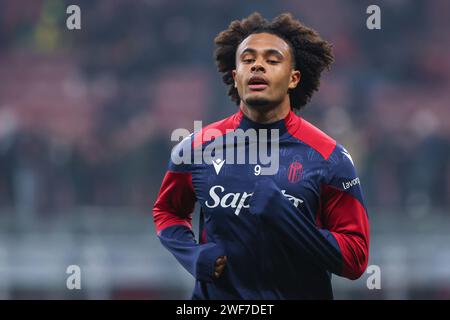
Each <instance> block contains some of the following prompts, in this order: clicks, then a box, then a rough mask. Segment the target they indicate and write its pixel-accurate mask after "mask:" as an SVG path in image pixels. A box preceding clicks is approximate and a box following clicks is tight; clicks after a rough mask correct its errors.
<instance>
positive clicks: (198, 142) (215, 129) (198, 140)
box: [192, 111, 243, 149]
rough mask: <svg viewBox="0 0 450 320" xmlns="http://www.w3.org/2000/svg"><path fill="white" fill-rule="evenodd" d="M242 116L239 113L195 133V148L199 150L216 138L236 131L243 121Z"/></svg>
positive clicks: (193, 141) (193, 142)
mask: <svg viewBox="0 0 450 320" xmlns="http://www.w3.org/2000/svg"><path fill="white" fill-rule="evenodd" d="M242 116H243V114H242V112H240V111H238V112H236V113H234V114H232V115H231V116H229V117H226V118H224V119H222V120H219V121H216V122H213V123H211V124H208V125H206V126H204V127H202V128H201V130H199V131H198V132H196V133H194V136H193V140H192V144H193V148H194V149H195V148H198V147H200V146H202V145H203V144H205V143H207V142H209V141H211V140H212V139H213V138H215V137H218V136H223V135H225V134H226V133H227V132H229V131H233V130H236V128H237V127H238V126H239V123H240V122H241V120H242Z"/></svg>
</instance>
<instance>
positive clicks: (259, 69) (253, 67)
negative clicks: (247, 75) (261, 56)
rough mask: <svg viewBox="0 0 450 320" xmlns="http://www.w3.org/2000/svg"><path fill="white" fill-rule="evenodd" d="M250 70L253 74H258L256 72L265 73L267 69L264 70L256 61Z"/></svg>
mask: <svg viewBox="0 0 450 320" xmlns="http://www.w3.org/2000/svg"><path fill="white" fill-rule="evenodd" d="M250 70H251V72H256V71H261V72H265V71H266V69H264V67H263V66H262V64H261V63H260V62H259V61H256V62H255V64H254V65H253V66H252V68H251V69H250Z"/></svg>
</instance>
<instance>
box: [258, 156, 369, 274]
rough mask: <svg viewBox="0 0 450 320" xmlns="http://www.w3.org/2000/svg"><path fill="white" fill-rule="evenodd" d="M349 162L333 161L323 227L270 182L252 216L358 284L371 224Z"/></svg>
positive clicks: (321, 217) (322, 201)
mask: <svg viewBox="0 0 450 320" xmlns="http://www.w3.org/2000/svg"><path fill="white" fill-rule="evenodd" d="M345 158H346V157H341V155H339V154H337V155H336V156H335V157H334V158H332V159H331V160H330V161H331V162H332V164H331V167H330V172H329V176H330V178H329V180H328V181H327V183H324V185H323V187H322V194H321V197H320V212H319V221H320V224H319V225H316V224H315V223H314V222H313V221H311V220H310V219H309V218H308V217H307V216H306V215H305V214H303V213H302V212H301V210H299V209H297V208H296V207H295V206H293V205H292V203H291V202H290V201H289V200H287V199H286V198H285V197H284V196H283V194H282V193H281V191H280V190H279V188H278V187H277V186H276V185H275V183H274V182H273V181H272V180H271V179H261V180H260V181H258V182H257V183H256V186H255V191H254V195H253V197H252V199H251V203H250V212H251V213H253V214H257V215H260V217H261V220H262V221H263V222H265V225H266V226H267V227H270V228H272V229H273V230H274V231H275V232H276V233H277V234H278V235H279V236H280V237H282V238H283V239H286V241H287V243H289V244H290V245H291V246H294V247H295V248H298V249H299V250H301V251H302V252H305V253H306V254H307V255H308V257H309V258H310V259H311V260H312V261H314V262H315V263H316V264H317V265H318V266H320V267H321V268H323V269H325V270H327V271H330V272H332V273H335V274H337V275H340V276H344V277H347V278H349V279H357V278H359V277H360V276H361V275H362V273H363V272H364V270H365V268H366V266H367V261H368V248H369V224H368V219H367V214H366V211H365V209H364V206H363V205H362V200H361V190H360V186H359V180H358V179H357V178H356V176H355V171H354V168H353V164H352V163H351V161H350V160H349V159H345ZM342 183H344V184H342ZM346 183H348V184H346ZM347 187H348V188H347ZM343 188H347V189H345V190H344V189H343ZM352 188H353V189H352ZM350 189H352V190H350ZM349 191H350V192H349ZM358 198H359V199H358Z"/></svg>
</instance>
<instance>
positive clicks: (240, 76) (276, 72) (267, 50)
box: [233, 33, 300, 107]
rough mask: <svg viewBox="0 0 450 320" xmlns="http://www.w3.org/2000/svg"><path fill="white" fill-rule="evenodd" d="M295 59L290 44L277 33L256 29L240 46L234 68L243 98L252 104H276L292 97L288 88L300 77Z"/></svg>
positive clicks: (235, 78)
mask: <svg viewBox="0 0 450 320" xmlns="http://www.w3.org/2000/svg"><path fill="white" fill-rule="evenodd" d="M292 59H293V57H292V54H291V50H290V47H289V45H288V44H287V43H286V42H285V41H284V40H283V39H281V38H279V37H277V36H276V35H273V34H269V33H256V34H251V35H250V36H248V37H247V38H245V39H244V40H243V41H242V42H241V44H240V45H239V47H238V48H237V50H236V70H233V78H234V81H235V87H236V88H237V90H238V93H239V97H240V98H241V100H242V101H243V102H244V103H245V104H246V105H247V106H249V107H258V106H260V107H262V106H269V107H273V106H277V105H279V104H281V102H283V100H284V99H289V96H288V89H293V88H295V87H296V86H297V84H298V82H299V80H300V72H299V71H295V70H293V68H292Z"/></svg>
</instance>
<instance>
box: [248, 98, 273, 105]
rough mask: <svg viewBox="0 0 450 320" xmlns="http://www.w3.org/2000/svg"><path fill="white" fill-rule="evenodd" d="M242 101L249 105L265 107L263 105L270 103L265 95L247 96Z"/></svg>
mask: <svg viewBox="0 0 450 320" xmlns="http://www.w3.org/2000/svg"><path fill="white" fill-rule="evenodd" d="M244 102H245V104H246V105H248V106H249V107H265V106H270V105H271V104H272V101H271V100H269V99H267V98H265V97H258V96H250V97H247V98H246V99H245V100H244Z"/></svg>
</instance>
